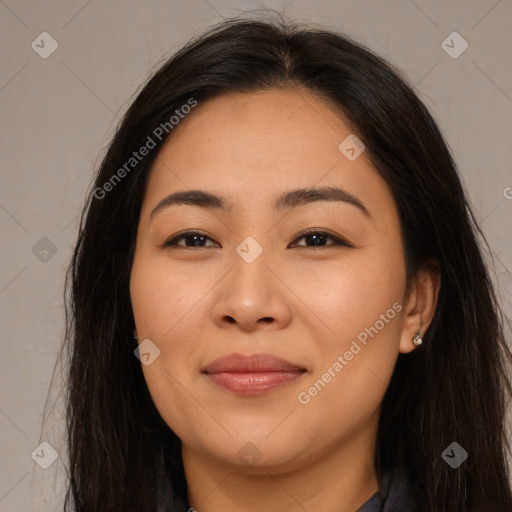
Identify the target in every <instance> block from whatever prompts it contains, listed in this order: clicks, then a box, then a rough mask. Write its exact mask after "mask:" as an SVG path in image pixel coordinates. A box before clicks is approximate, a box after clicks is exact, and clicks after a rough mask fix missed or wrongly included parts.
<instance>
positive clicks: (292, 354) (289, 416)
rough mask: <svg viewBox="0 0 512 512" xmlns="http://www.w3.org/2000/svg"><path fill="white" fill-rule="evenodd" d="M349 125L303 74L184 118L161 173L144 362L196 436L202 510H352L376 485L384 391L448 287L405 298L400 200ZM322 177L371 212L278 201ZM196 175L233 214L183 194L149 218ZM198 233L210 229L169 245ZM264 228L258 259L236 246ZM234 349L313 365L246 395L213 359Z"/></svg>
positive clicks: (149, 248) (192, 461)
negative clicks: (215, 379) (214, 369)
mask: <svg viewBox="0 0 512 512" xmlns="http://www.w3.org/2000/svg"><path fill="white" fill-rule="evenodd" d="M351 133H352V132H351V129H350V126H349V125H348V124H347V123H346V122H344V121H343V120H342V118H341V116H340V115H339V113H337V112H335V111H334V110H333V108H332V107H331V106H329V105H328V104H327V103H326V102H324V101H323V100H321V99H319V98H317V97H315V96H313V95H312V94H311V93H310V92H308V91H306V90H304V89H301V88H295V89H292V88H289V89H281V90H268V91H264V92H258V93H251V94H242V93H230V94H226V95H223V96H221V97H217V98H214V99H212V100H210V101H207V102H205V103H204V104H200V105H198V106H197V107H196V108H195V109H194V112H193V114H191V115H189V116H188V117H187V118H185V119H184V120H183V121H181V123H180V125H179V126H178V127H177V128H175V130H174V131H173V134H172V137H171V138H170V139H169V140H168V141H167V143H166V144H165V145H164V147H163V148H162V150H161V151H160V153H159V155H158V157H157V160H156V162H155V164H154V167H153V169H152V171H151V174H150V176H149V181H148V186H147V190H146V193H145V197H144V201H143V205H142V209H141V216H140V223H139V227H138V235H137V246H136V252H135V259H134V263H133V268H132V274H131V280H130V290H131V297H132V304H133V311H134V316H135V324H136V332H137V335H138V339H139V343H140V342H141V341H142V340H145V339H147V338H149V339H150V340H151V342H152V343H154V344H155V345H156V346H157V347H158V348H159V350H160V356H159V357H158V358H156V359H155V361H154V362H153V363H152V364H150V365H148V366H146V365H143V366H142V369H143V372H144V376H145V379H146V381H147V385H148V389H149V391H150V393H151V396H152V398H153V400H154V402H155V405H156V407H157V408H158V410H159V412H160V414H161V416H162V418H163V419H164V420H165V421H166V423H167V424H168V425H169V427H170V428H171V429H172V430H173V431H174V432H176V434H177V435H178V436H179V437H180V438H181V440H182V446H183V452H182V453H183V461H184V467H185V472H186V477H187V482H188V487H189V501H190V504H191V506H193V507H195V508H196V509H197V510H198V511H199V512H216V511H220V510H222V511H227V512H229V511H235V510H237V511H238V510H245V511H261V510H266V511H278V510H279V511H282V510H289V511H303V510H308V511H320V510H322V511H323V512H331V511H332V512H334V511H337V512H339V511H340V510H342V511H347V512H352V511H354V510H356V509H357V508H358V507H359V506H361V505H362V504H363V503H364V502H365V501H366V500H367V499H368V498H369V497H370V496H371V495H372V494H373V493H374V492H376V491H377V490H378V484H377V479H376V477H375V471H374V467H373V451H374V447H375V437H376V432H377V423H378V417H379V411H380V403H381V401H382V398H383V395H384V392H385V390H386V387H387V385H388V383H389V381H390V378H391V375H392V373H393V368H394V365H395V362H396V358H397V357H398V354H399V352H402V353H407V352H410V351H411V350H413V349H414V348H415V346H414V345H413V343H412V338H413V337H414V335H415V334H416V332H417V331H418V330H420V329H421V333H422V334H423V333H424V332H425V330H426V329H427V327H428V325H429V323H430V321H431V319H432V316H433V313H434V309H435V305H436V301H437V294H438V290H439V285H440V283H439V278H438V277H437V276H435V275H432V274H429V273H427V272H426V271H425V272H422V273H420V274H418V280H417V281H415V284H414V286H413V287H412V291H411V292H410V293H409V294H408V296H406V295H405V293H406V288H405V285H406V282H405V262H404V255H403V246H402V240H401V234H400V223H399V217H398V213H397V210H396V207H395V204H394V201H393V199H392V195H391V192H390V190H389V188H388V186H387V184H386V183H385V182H384V181H383V180H382V178H380V176H379V175H378V174H377V172H376V171H375V169H374V168H373V166H372V165H371V163H370V161H369V159H368V158H367V155H366V153H365V152H363V153H362V154H361V155H360V156H359V157H358V158H357V159H356V160H355V161H349V159H347V158H346V157H345V156H344V155H343V154H342V153H341V152H340V150H339V149H338V145H339V144H340V143H341V142H342V141H343V140H344V139H345V138H346V137H347V136H348V135H350V134H351ZM323 186H336V187H340V188H343V189H344V190H346V191H348V192H350V193H351V194H352V195H354V196H356V197H357V198H358V199H359V200H360V201H361V202H362V203H363V204H364V205H365V207H366V208H367V210H368V212H369V214H370V216H366V215H365V214H364V213H363V212H361V211H360V210H359V209H358V208H356V207H355V206H353V205H351V204H347V203H345V202H338V201H336V202H334V201H315V202H311V203H309V204H306V205H303V206H299V207H296V208H292V209H288V210H282V211H279V212H277V211H275V210H274V209H273V201H274V199H275V197H276V196H278V195H279V194H281V193H283V192H286V191H288V190H291V189H295V188H310V187H316V188H318V187H323ZM190 189H201V190H205V191H208V192H213V193H216V194H219V195H222V196H224V197H226V198H228V199H229V200H230V201H232V203H233V207H232V210H231V211H221V210H218V209H206V208H201V207H198V206H195V205H174V206H171V207H169V208H166V209H162V210H160V212H159V213H157V214H156V215H155V216H154V217H153V219H150V213H151V211H152V210H153V208H154V207H155V206H156V205H157V204H158V202H159V201H160V200H162V199H163V198H165V197H166V196H167V195H169V194H171V193H174V192H177V191H186V190H190ZM308 228H318V230H320V231H329V232H330V233H332V234H333V235H334V236H337V237H340V238H342V239H345V240H347V241H348V242H349V243H350V244H352V245H353V246H354V247H347V246H344V245H336V244H335V242H334V240H333V239H330V238H324V239H322V240H323V241H321V242H320V246H318V247H315V246H314V241H313V242H312V241H311V237H308V236H306V237H305V238H304V237H303V236H300V237H298V236H299V235H300V232H301V231H302V230H305V229H308ZM189 229H190V230H201V231H203V232H206V234H207V236H208V238H207V239H204V240H203V241H201V242H199V243H198V242H196V243H195V247H194V246H191V245H194V241H193V240H191V241H189V247H186V246H185V243H186V240H184V239H181V241H177V242H178V243H179V245H178V246H170V247H167V248H166V247H163V246H162V244H164V243H165V242H166V241H167V240H170V239H172V238H174V235H175V234H177V233H178V232H181V231H184V230H189ZM249 236H250V237H253V238H254V239H255V240H256V241H257V242H258V244H259V245H260V246H261V248H262V249H263V252H262V253H261V254H260V256H259V257H258V258H256V259H255V261H253V262H252V263H247V262H246V261H245V260H244V259H243V258H242V257H241V256H240V255H239V254H238V253H237V251H236V249H237V247H238V246H239V245H240V244H241V243H242V241H244V239H245V238H246V237H249ZM205 245H206V246H205ZM393 304H395V307H396V304H399V305H400V306H401V308H400V309H401V310H400V311H399V312H396V311H395V312H396V315H394V318H393V319H389V317H386V318H387V319H388V321H387V322H384V327H383V328H381V329H379V330H378V333H377V334H376V335H374V336H373V337H370V336H368V340H367V344H366V345H363V344H362V343H358V345H359V346H360V351H358V352H357V353H356V354H355V355H353V358H352V359H351V360H350V361H348V360H347V359H346V358H344V361H345V362H346V363H347V364H346V365H343V369H342V370H341V371H338V372H336V371H334V372H333V371H332V370H331V379H330V380H329V382H328V383H326V385H325V386H324V387H323V388H321V391H318V392H317V394H316V395H315V396H310V400H309V402H308V403H307V404H305V403H301V402H300V401H299V400H298V396H299V393H301V392H307V390H308V389H309V388H310V387H311V386H313V384H314V383H315V382H316V381H318V379H320V378H322V375H324V374H325V373H326V372H328V369H329V368H333V364H334V363H335V362H336V361H339V359H338V356H342V357H343V355H344V354H345V353H346V352H347V351H349V350H350V347H351V346H352V347H354V345H352V343H353V341H354V340H357V339H358V338H357V336H358V335H359V334H360V333H361V332H363V331H364V330H365V329H366V328H369V327H370V326H375V325H376V322H377V321H378V320H379V319H381V318H382V317H381V315H386V312H387V311H388V310H390V309H393ZM378 325H379V326H380V325H381V324H380V323H379V324H378ZM355 350H357V349H355ZM234 352H236V353H239V354H254V353H268V354H272V355H275V356H278V357H281V358H283V359H286V360H288V361H291V362H292V363H294V364H297V365H298V366H300V367H302V368H305V369H306V370H307V372H306V373H304V374H303V375H302V376H301V377H300V378H299V379H297V380H296V381H294V382H292V383H291V384H288V385H286V386H283V387H280V388H277V389H274V390H272V391H270V392H268V393H266V394H264V395H261V396H257V397H254V396H250V397H247V396H240V395H237V394H234V393H232V392H230V391H226V390H223V389H220V388H218V387H217V386H215V385H214V384H213V383H212V382H211V380H210V379H209V377H207V376H206V375H204V374H203V373H201V368H203V367H204V365H206V364H207V363H210V362H212V361H213V360H214V359H216V358H218V357H220V356H225V355H228V354H231V353H234ZM338 368H339V367H338ZM333 373H334V375H335V376H332V375H333ZM325 379H327V377H325ZM302 396H304V395H302ZM248 442H250V443H252V445H254V446H252V445H249V446H246V447H245V452H247V451H248V452H249V454H251V455H254V457H255V458H256V459H257V458H258V457H259V459H258V460H257V461H256V463H255V464H254V465H250V466H248V465H247V464H246V463H245V462H244V461H243V459H242V458H241V457H239V451H240V450H241V449H243V447H244V446H245V445H246V444H247V443H248ZM245 452H244V451H242V453H245Z"/></svg>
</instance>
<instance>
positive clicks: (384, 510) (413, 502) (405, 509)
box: [356, 475, 421, 512]
mask: <svg viewBox="0 0 512 512" xmlns="http://www.w3.org/2000/svg"><path fill="white" fill-rule="evenodd" d="M420 504H421V490H420V488H419V484H418V482H417V481H416V480H414V479H412V478H410V477H406V476H403V475H399V476H393V475H386V476H385V477H384V480H383V484H382V488H381V489H380V490H379V491H377V492H376V493H375V494H374V495H373V496H372V497H371V498H370V499H369V500H368V501H367V502H366V503H364V505H362V506H361V507H359V508H358V509H357V510H356V512H417V511H419V510H420Z"/></svg>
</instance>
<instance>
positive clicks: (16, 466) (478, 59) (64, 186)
mask: <svg viewBox="0 0 512 512" xmlns="http://www.w3.org/2000/svg"><path fill="white" fill-rule="evenodd" d="M265 7H267V8H274V9H278V10H281V9H282V8H283V7H286V9H285V14H287V15H288V16H289V17H290V18H293V19H296V20H299V21H300V20H307V21H310V22H315V23H318V24H321V25H324V26H327V27H331V28H334V29H337V30H341V31H343V32H345V33H347V34H348V35H350V36H353V37H354V38H356V40H359V41H360V42H362V43H364V44H366V45H368V46H369V47H371V48H372V49H374V50H375V51H376V52H378V53H380V54H381V55H382V56H384V57H385V58H387V59H388V60H390V61H391V62H392V63H393V64H395V65H396V66H397V67H398V68H399V69H401V70H402V71H403V73H404V76H405V77H406V78H407V79H408V80H409V82H410V83H412V84H413V85H414V86H415V90H416V91H417V93H418V94H419V96H420V98H421V99H422V100H423V101H424V102H425V103H426V104H427V106H428V107H429V108H430V110H431V112H432V113H433V115H434V117H435V118H436V120H437V121H438V123H439V125H440V127H441V129H442V131H443V133H444V134H445V136H446V138H447V141H448V143H449V145H450V146H451V148H452V150H453V153H454V156H455V158H456V161H457V163H458V165H459V168H460V172H461V175H462V178H463V180H464V183H465V185H466V187H467V190H468V193H469V197H470V200H471V203H472V205H473V207H474V211H475V214H476V218H477V220H478V222H479V225H480V226H481V227H482V229H483V230H484V232H485V234H486V236H487V237H488V240H489V243H490V245H491V247H492V249H493V251H494V253H495V255H496V267H495V271H493V279H494V280H495V281H496V282H497V283H499V284H500V289H501V294H502V301H503V304H504V307H505V310H506V312H507V314H508V315H509V316H510V315H511V311H512V308H511V302H512V285H511V279H510V276H509V275H507V274H506V272H505V269H506V268H512V247H511V243H510V241H511V231H512V220H511V219H512V188H509V187H512V170H511V159H510V142H511V141H510V128H511V126H512V123H511V120H512V71H511V66H510V62H511V55H512V37H511V34H512V2H511V1H510V0H509V1H507V0H501V1H497V0H479V1H476V0H471V1H467V0H464V1H463V0H457V1H450V2H445V1H442V0H439V1H428V0H415V1H412V0H391V1H381V2H377V1H370V0H364V1H361V0H358V1H356V0H341V1H334V0H319V1H315V2H306V1H302V0H291V1H290V0H288V2H279V1H268V2H266V3H265V4H263V2H255V1H240V2H235V1H231V2H230V1H227V0H192V1H189V2H186V3H185V2H179V1H164V0H158V1H152V2H134V1H132V0H130V1H121V0H109V1H101V0H90V1H87V0H73V1H63V0H53V1H48V2H36V1H26V0H4V1H1V0H0V39H1V41H2V45H1V59H2V63H1V69H0V110H1V120H2V122H1V125H0V126H1V127H0V129H1V137H0V141H1V142H0V144H1V167H0V173H1V181H0V233H1V236H2V238H1V240H2V243H1V245H0V318H1V326H2V341H1V348H2V358H1V359H0V432H1V436H0V460H1V471H0V511H2V512H7V511H16V512H19V511H30V510H58V509H59V504H60V503H61V497H62V479H61V478H60V477H59V474H61V470H62V466H61V463H60V461H61V460H62V457H63V456H64V455H65V453H64V451H63V447H62V442H63V437H62V436H63V433H62V405H59V400H58V396H57V395H58V391H59V387H60V385H61V384H60V381H59V378H58V375H56V377H55V381H54V386H53V387H52V394H51V397H50V399H49V403H48V410H47V411H46V413H47V414H50V416H49V419H48V421H47V422H46V423H45V425H44V428H42V424H43V420H44V419H46V414H45V415H44V416H43V412H44V407H45V400H46V398H47V393H48V388H49V384H50V380H51V377H52V371H53V368H54V363H55V359H56V356H57V354H58V351H59V348H60V344H61V341H62V337H63V332H64V331H63V328H64V323H63V319H64V317H63V303H62V290H63V284H64V272H65V269H66V266H67V264H68V262H69V258H70V256H71V248H72V246H73V243H74V240H75V237H76V231H77V226H78V218H77V215H78V214H79V212H80V210H81V207H82V204H83V201H84V196H85V192H86V190H87V189H88V187H89V186H90V185H91V179H92V173H93V169H95V168H96V167H97V165H98V164H99V162H100V157H101V156H102V155H103V151H104V148H105V146H106V145H107V143H108V141H109V139H110V136H111V135H112V133H113V130H114V128H115V126H116V124H117V122H118V120H119V118H120V117H121V115H122V114H123V112H124V111H125V109H126V108H127V106H128V103H129V100H130V98H131V97H132V95H133V94H134V93H135V91H136V90H137V89H138V88H139V86H140V84H141V83H142V81H143V80H144V79H145V78H146V76H147V75H148V73H149V72H150V71H151V70H153V69H154V67H155V66H156V65H157V64H158V63H159V62H161V60H162V58H164V57H165V56H168V55H170V54H171V53H172V52H173V51H174V50H175V49H177V48H178V46H179V45H180V44H181V43H183V42H185V41H186V40H187V39H188V38H190V37H192V36H193V35H195V34H196V33H197V32H199V31H200V30H201V29H203V28H205V27H207V26H208V25H211V24H213V23H216V22H218V21H220V20H221V18H222V17H232V16H235V15H237V14H239V13H240V11H243V10H246V9H260V8H265ZM453 31H457V32H459V33H460V34H461V36H462V37H463V38H464V39H465V40H466V41H467V43H468V45H469V46H468V48H467V50H466V51H465V52H464V53H462V54H461V55H460V56H459V57H458V58H452V57H451V56H450V55H448V53H447V52H446V51H445V50H444V49H443V47H442V42H443V41H444V40H445V39H446V38H447V36H448V35H449V34H451V33H452V32H453ZM42 32H48V33H49V34H51V36H52V37H53V38H54V39H55V40H56V41H57V42H58V48H57V50H56V51H55V52H54V53H53V54H52V55H51V56H49V57H48V58H46V59H43V58H42V57H40V55H39V54H38V53H36V51H35V50H34V49H33V48H32V47H31V43H32V42H33V41H35V42H36V43H38V44H39V45H40V46H43V44H42V43H41V37H38V36H39V35H40V34H41V33H42ZM44 37H47V36H44ZM447 44H449V45H451V46H454V48H453V49H452V51H457V50H458V49H460V48H461V46H460V44H459V43H458V42H456V41H454V43H453V44H452V43H451V41H450V39H448V43H447ZM44 46H45V51H46V50H48V48H49V40H48V39H45V42H44ZM41 51H42V49H41ZM507 196H508V199H507ZM44 237H46V238H47V239H48V240H49V241H50V242H49V241H48V240H46V239H44V240H43V241H41V239H42V238H44ZM34 247H35V249H34ZM52 249H53V252H54V251H55V250H56V251H57V252H56V253H55V254H53V252H52ZM45 250H47V251H49V252H47V253H45ZM54 403H55V404H56V405H55V407H52V406H53V404H54ZM43 441H47V442H49V443H50V444H51V445H52V446H54V447H55V448H56V450H57V451H58V452H59V453H60V455H61V457H60V458H58V459H57V461H56V462H55V463H54V464H52V465H51V466H50V467H49V468H48V469H42V468H41V467H40V466H39V465H38V464H36V462H35V461H34V460H33V459H32V458H31V453H32V452H33V451H34V450H35V449H36V448H37V447H38V445H39V444H40V443H41V442H43ZM440 456H441V454H440ZM59 478H60V479H59ZM59 486H60V487H59Z"/></svg>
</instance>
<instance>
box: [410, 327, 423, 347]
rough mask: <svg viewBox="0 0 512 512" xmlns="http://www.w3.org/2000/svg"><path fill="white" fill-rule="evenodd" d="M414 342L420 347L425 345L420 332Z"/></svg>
mask: <svg viewBox="0 0 512 512" xmlns="http://www.w3.org/2000/svg"><path fill="white" fill-rule="evenodd" d="M412 342H413V343H414V344H415V345H416V346H418V345H421V344H422V343H423V339H422V338H421V336H420V331H418V332H417V333H416V336H414V338H413V339H412Z"/></svg>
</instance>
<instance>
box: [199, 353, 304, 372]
mask: <svg viewBox="0 0 512 512" xmlns="http://www.w3.org/2000/svg"><path fill="white" fill-rule="evenodd" d="M201 371H202V372H203V373H220V372H232V373H243V372H300V371H306V369H305V368H302V367H300V366H297V365H296V364H293V363H291V362H290V361H286V360H285V359H281V358H280V357H276V356H272V355H270V354H251V355H242V354H230V355H228V356H223V357H219V358H218V359H215V360H214V361H212V362H211V363H210V364H208V365H206V366H205V367H203V368H202V370H201Z"/></svg>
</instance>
